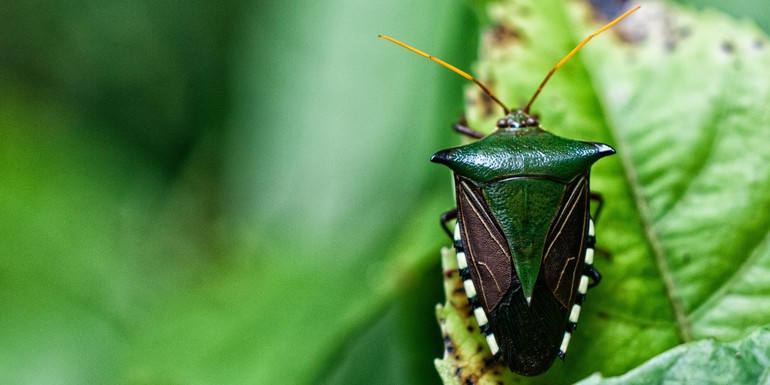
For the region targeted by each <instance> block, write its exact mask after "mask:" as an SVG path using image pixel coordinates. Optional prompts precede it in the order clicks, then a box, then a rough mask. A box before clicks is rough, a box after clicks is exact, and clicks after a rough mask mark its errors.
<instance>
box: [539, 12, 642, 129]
mask: <svg viewBox="0 0 770 385" xmlns="http://www.w3.org/2000/svg"><path fill="white" fill-rule="evenodd" d="M639 8H641V6H639V5H637V6H636V7H634V8H633V9H631V10H629V11H628V12H626V13H624V14H622V15H620V16H618V17H617V18H616V19H615V20H613V21H611V22H609V23H607V25H605V26H604V27H602V28H600V29H599V30H598V31H596V32H594V33H593V34H591V36H588V37H587V38H586V39H585V40H583V42H581V43H580V44H578V45H577V47H575V48H574V49H573V50H572V52H570V53H568V54H567V56H565V57H564V59H561V61H560V62H559V63H558V64H556V66H555V67H553V69H551V72H548V75H546V76H545V79H543V82H542V83H540V87H537V91H535V94H534V95H532V99H529V103H527V106H526V107H524V113H525V114H529V108H530V107H531V106H532V103H534V102H535V99H536V98H537V96H538V95H540V91H542V90H543V87H544V86H545V83H547V82H548V79H550V78H551V76H553V73H554V72H556V70H557V69H559V67H561V66H562V65H564V63H566V62H567V60H569V59H570V58H571V57H572V56H573V55H575V53H577V51H579V50H580V49H581V48H583V46H584V45H586V43H588V42H589V41H590V40H591V39H593V38H594V37H595V36H596V35H598V34H600V33H602V32H604V31H606V30H608V29H610V27H612V26H613V25H615V24H617V23H618V22H619V21H621V20H623V19H625V18H626V16H628V15H630V14H632V13H634V12H636V11H637V10H638V9H639Z"/></svg>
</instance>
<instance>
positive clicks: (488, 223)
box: [380, 7, 639, 376]
mask: <svg viewBox="0 0 770 385" xmlns="http://www.w3.org/2000/svg"><path fill="white" fill-rule="evenodd" d="M637 9H639V7H635V8H633V9H631V10H630V11H628V12H626V13H624V14H623V15H621V16H619V17H618V18H616V19H615V20H613V21H611V22H610V23H608V24H607V25H605V26H604V27H602V28H601V29H599V30H598V31H597V32H595V33H593V34H592V35H590V36H589V37H588V38H586V39H585V40H583V41H582V42H581V43H580V44H579V45H578V46H577V47H575V49H573V50H572V51H571V52H570V53H569V54H568V55H567V56H566V57H565V58H564V59H562V60H561V61H560V62H559V63H558V64H557V65H556V66H554V68H553V69H552V70H551V71H550V72H549V73H548V75H547V76H546V77H545V79H544V80H543V81H542V83H541V84H540V86H539V87H538V89H537V91H535V94H534V95H533V96H532V98H531V99H530V101H529V103H528V104H527V105H526V107H525V108H523V109H518V110H515V111H511V110H509V109H508V108H507V107H506V106H505V105H504V104H503V103H502V102H501V101H500V100H498V98H497V97H495V96H494V95H493V94H492V93H491V92H490V91H489V89H488V88H487V87H485V86H484V85H483V84H482V83H481V82H479V81H478V80H476V79H475V78H473V77H472V76H470V75H468V74H467V73H465V72H463V71H461V70H459V69H457V68H455V67H453V66H452V65H450V64H448V63H446V62H444V61H442V60H440V59H438V58H435V57H433V56H430V55H428V54H426V53H424V52H422V51H419V50H417V49H415V48H412V47H411V46H408V45H406V44H404V43H402V42H400V41H398V40H395V39H392V38H390V37H387V36H380V37H382V38H385V39H387V40H389V41H391V42H394V43H396V44H398V45H401V46H402V47H404V48H406V49H409V50H411V51H413V52H415V53H417V54H420V55H422V56H424V57H426V58H429V59H431V60H433V61H435V62H437V63H439V64H441V65H443V66H445V67H447V68H449V69H450V70H452V71H454V72H456V73H458V74H460V75H462V76H463V77H465V78H467V79H469V80H471V81H473V82H474V83H476V84H477V85H478V86H479V87H481V89H482V90H483V91H484V92H485V93H486V94H487V95H489V96H490V97H491V98H492V100H494V101H495V102H496V103H497V104H499V105H500V106H501V107H502V108H503V110H504V111H505V115H506V116H505V118H503V119H500V120H499V121H498V122H497V129H496V130H495V131H494V132H492V133H491V134H489V135H487V136H484V135H482V134H480V133H478V132H476V131H474V130H473V129H471V128H469V127H466V126H465V125H464V124H456V125H455V130H457V131H458V132H460V133H463V134H466V135H468V136H471V137H473V138H476V139H479V140H478V141H476V142H473V143H471V144H468V145H464V146H459V147H454V148H450V149H447V150H442V151H439V152H437V153H436V154H434V155H433V157H432V158H431V161H432V162H435V163H440V164H443V165H446V166H447V167H449V168H450V169H451V170H452V171H453V173H454V184H455V197H456V203H457V208H456V209H454V210H450V211H448V212H447V213H445V214H444V215H442V217H441V223H442V226H443V227H444V229H445V230H446V232H447V233H448V234H449V235H450V237H451V238H452V239H453V241H454V246H455V249H456V251H457V263H458V268H459V272H460V275H461V277H462V279H463V286H464V288H465V292H466V295H467V296H468V299H469V301H470V304H471V305H472V307H473V309H474V310H473V313H474V315H475V318H476V320H477V322H478V325H479V328H480V330H481V332H482V333H483V334H484V335H485V339H486V341H487V344H488V346H489V349H490V352H491V354H492V355H494V357H495V358H501V359H503V360H504V361H505V362H506V363H507V364H508V367H509V368H510V369H511V370H512V371H513V372H515V373H519V374H522V375H528V376H533V375H538V374H541V373H543V372H545V371H546V370H548V368H550V367H551V365H552V364H553V362H554V360H555V359H556V357H559V358H561V359H562V360H563V359H564V356H565V354H566V351H567V347H568V345H569V341H570V338H571V335H572V334H571V333H572V331H573V330H574V329H575V328H576V325H577V321H578V317H579V315H580V310H581V305H582V303H583V301H584V300H585V295H586V291H587V289H588V287H589V281H590V280H593V285H595V284H597V283H598V282H599V280H600V278H601V276H600V274H599V273H598V272H597V271H596V269H595V268H594V267H593V256H594V244H595V234H594V222H593V220H592V218H591V215H590V212H589V211H590V210H589V200H591V199H595V198H597V197H598V196H596V195H593V194H591V193H590V192H589V176H590V171H591V166H592V165H593V164H594V162H596V161H598V160H599V159H601V158H602V157H605V156H608V155H612V154H614V153H615V150H614V149H612V147H610V146H608V145H606V144H603V143H593V142H581V141H576V140H571V139H566V138H562V137H559V136H556V135H553V134H551V133H549V132H547V131H545V130H544V129H543V128H542V127H541V126H540V124H539V122H538V120H537V119H536V118H534V117H532V116H530V115H529V109H530V107H531V105H532V103H533V102H534V100H535V99H536V98H537V96H538V95H539V93H540V91H541V90H542V89H543V86H544V85H545V84H546V83H547V81H548V80H549V79H550V77H551V76H552V75H553V74H554V72H555V71H556V70H557V69H558V68H559V67H560V66H562V65H563V64H564V63H565V62H566V61H567V60H569V58H570V57H572V56H573V55H574V54H575V53H576V52H577V51H578V50H579V49H580V48H582V47H583V46H584V45H585V44H586V43H588V41H589V40H591V39H592V38H593V37H594V36H596V35H598V34H600V33H602V32H604V31H605V30H607V29H608V28H610V27H611V26H613V25H614V24H615V23H617V22H619V21H620V20H622V19H623V18H625V17H626V16H628V15H629V14H631V13H632V12H634V11H636V10H637ZM599 203H600V204H601V201H599ZM600 204H599V206H598V207H597V210H596V214H595V216H598V213H599V210H600V208H601V205H600ZM452 219H456V223H455V226H454V231H450V229H449V227H447V222H449V221H450V220H452Z"/></svg>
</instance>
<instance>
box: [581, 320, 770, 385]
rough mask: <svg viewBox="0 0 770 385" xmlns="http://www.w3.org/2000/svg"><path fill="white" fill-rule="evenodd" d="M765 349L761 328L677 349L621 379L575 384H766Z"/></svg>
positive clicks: (769, 365) (768, 363)
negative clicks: (725, 340) (734, 338)
mask: <svg viewBox="0 0 770 385" xmlns="http://www.w3.org/2000/svg"><path fill="white" fill-rule="evenodd" d="M768 346H770V328H768V327H763V328H761V329H759V330H757V331H755V332H754V333H752V334H750V335H748V336H747V337H746V338H743V339H741V340H739V341H737V342H733V343H721V342H716V341H713V340H702V341H698V342H693V343H690V344H687V345H682V346H678V347H676V348H674V349H671V350H669V351H667V352H665V353H663V354H661V355H658V356H657V357H655V358H653V359H652V360H650V361H648V362H647V363H645V364H644V365H642V366H640V367H638V368H636V369H634V370H632V371H630V372H628V373H627V374H625V375H623V376H620V377H614V378H602V376H601V375H599V374H598V373H597V374H595V375H593V376H591V377H589V378H587V379H585V380H584V381H581V382H579V384H580V385H612V384H631V385H633V384H640V385H642V384H653V383H656V384H661V383H676V384H766V383H767V382H768V380H770V376H768V373H770V350H768V349H767V347H768Z"/></svg>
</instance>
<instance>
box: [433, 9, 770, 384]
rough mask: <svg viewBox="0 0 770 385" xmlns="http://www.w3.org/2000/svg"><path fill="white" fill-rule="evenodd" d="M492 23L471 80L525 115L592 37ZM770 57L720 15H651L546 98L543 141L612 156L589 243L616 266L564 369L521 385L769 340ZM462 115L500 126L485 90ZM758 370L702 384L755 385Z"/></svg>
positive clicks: (748, 30)
mask: <svg viewBox="0 0 770 385" xmlns="http://www.w3.org/2000/svg"><path fill="white" fill-rule="evenodd" d="M536 10H537V11H536ZM488 11H489V19H490V23H491V24H492V31H494V32H493V33H490V34H488V35H487V36H486V37H485V39H484V41H485V45H484V46H483V47H482V52H483V56H482V58H481V60H480V61H479V62H478V63H477V68H478V72H479V73H480V74H481V76H480V77H481V78H482V79H489V82H490V83H492V84H494V87H495V89H496V90H497V94H498V96H499V97H501V98H502V99H503V100H526V99H527V97H528V96H529V95H528V94H527V93H528V92H531V90H534V89H535V88H536V87H537V84H538V81H539V79H541V78H542V74H543V72H545V71H544V70H543V69H544V68H545V69H547V68H549V67H550V66H551V65H552V64H553V63H555V62H557V61H558V60H559V59H560V57H561V56H563V54H564V53H565V52H568V51H569V49H570V48H571V47H572V46H574V45H576V44H577V42H579V41H580V40H581V39H582V38H583V37H584V36H587V35H588V34H590V33H591V32H592V31H593V30H595V29H597V28H598V26H599V25H600V24H599V21H594V20H592V19H594V18H595V17H596V15H597V13H596V12H591V11H588V10H587V9H586V8H585V7H583V6H577V5H574V4H573V5H571V6H564V4H562V3H561V2H557V1H554V2H552V3H548V4H545V3H543V2H542V1H538V2H536V3H535V2H532V3H530V2H526V1H511V2H503V3H494V4H490V5H489V8H488ZM522 14H526V15H529V17H527V18H521V17H520V15H522ZM544 36H547V37H548V40H545V39H544V38H543V37H544ZM768 43H770V40H769V39H768V38H767V37H766V36H765V35H764V34H763V33H762V32H761V31H759V30H757V29H756V28H754V27H752V26H751V25H748V24H745V23H744V24H738V23H735V22H733V21H731V20H729V19H728V18H726V17H724V16H722V15H719V14H716V13H714V12H709V11H706V12H695V11H692V10H690V9H683V8H678V7H673V6H665V5H662V4H659V3H645V4H643V8H642V9H641V10H640V11H639V12H637V13H636V14H634V15H633V16H631V17H630V18H629V19H627V20H626V21H624V22H622V23H621V24H620V25H618V26H617V27H615V29H614V30H612V31H611V32H608V33H607V35H606V36H604V35H603V36H601V37H599V38H597V39H595V40H594V41H592V42H591V44H590V45H589V46H587V47H586V48H585V49H584V50H583V51H582V52H581V53H580V54H579V55H578V56H577V57H576V58H575V59H573V61H571V62H570V63H569V64H567V65H566V66H565V68H563V70H560V72H559V73H558V74H557V76H556V77H554V80H553V81H552V82H551V83H550V84H549V85H548V87H547V88H546V89H545V90H544V91H543V93H542V94H541V97H540V99H538V101H537V102H536V103H535V111H534V112H535V113H538V112H539V113H540V122H541V124H543V126H544V127H545V128H546V129H549V130H551V131H553V132H554V133H557V134H559V135H564V136H567V137H570V138H577V139H582V140H591V141H600V142H604V143H608V144H610V145H612V146H613V147H615V148H616V149H617V150H618V156H616V157H612V158H608V160H605V161H603V162H600V163H598V164H597V166H596V167H595V168H594V173H593V176H592V183H593V186H592V188H593V190H596V191H600V192H601V193H603V195H604V198H605V201H606V206H605V210H604V211H603V213H602V217H601V219H600V220H599V222H598V224H597V236H598V239H599V244H600V245H601V246H602V247H605V248H607V250H608V251H610V253H611V258H609V259H601V258H599V259H598V260H597V262H596V266H597V268H598V269H599V270H600V271H602V273H603V274H604V277H605V278H604V280H603V281H602V284H601V285H600V286H598V287H597V288H596V289H593V290H591V291H590V292H589V295H588V297H589V298H588V301H587V302H586V304H585V306H584V307H583V312H582V313H581V322H580V327H579V329H578V331H577V332H576V333H575V335H574V338H573V339H572V343H571V345H570V352H569V354H568V358H567V361H566V362H565V363H564V364H560V363H557V364H556V365H555V367H554V368H553V369H552V370H551V371H549V373H547V374H546V375H545V376H542V377H538V378H534V379H531V380H529V381H526V382H527V383H554V382H573V381H576V380H578V379H580V378H583V377H585V376H587V375H589V374H590V373H591V372H594V371H599V372H601V373H602V374H604V375H605V376H607V375H609V376H612V375H619V374H622V373H625V372H626V371H628V370H631V369H633V368H634V367H636V366H638V365H640V364H642V363H643V362H644V361H646V360H648V359H651V358H652V357H654V356H656V355H658V354H660V353H662V352H664V351H666V350H667V349H670V348H673V347H676V346H678V345H680V344H682V343H688V342H691V341H697V340H702V339H707V338H713V339H716V340H717V341H732V340H735V339H738V338H743V337H745V336H746V335H747V334H749V333H750V332H752V331H754V330H756V329H757V328H758V327H762V326H765V325H768V321H769V320H770V308H768V307H767V305H766V304H767V303H768V296H770V286H768V285H767V284H766V279H764V278H761V277H765V276H766V272H767V270H768V269H769V268H770V243H768V241H767V240H768V232H767V229H768V228H769V227H770V226H769V225H770V223H769V221H770V218H769V217H767V215H764V209H763V208H764V207H768V205H769V204H770V196H768V195H767V194H766V191H767V190H768V189H769V188H770V171H768V168H767V164H769V163H768V161H770V147H768V145H767V142H766V141H767V138H768V137H770V136H769V135H770V115H768V114H767V113H766V112H765V111H764V108H761V107H760V106H763V105H766V104H767V103H768V102H770V91H768V87H767V79H766V70H765V68H766V67H767V65H768V63H770V51H768V49H767V47H768ZM533 52H536V53H538V54H531V53H533ZM468 104H469V111H468V115H469V117H471V122H472V126H476V127H479V126H480V127H492V125H493V122H494V120H495V119H497V111H496V110H494V109H492V108H490V107H489V105H488V103H487V102H485V98H484V97H483V96H482V93H481V92H480V91H477V90H475V89H470V96H469V102H468ZM490 112H491V113H490ZM447 307H448V305H447ZM459 313H460V314H465V313H463V312H462V311H460V312H459ZM444 317H446V315H445V316H444ZM456 331H457V333H464V326H462V327H461V328H459V329H457V330H456ZM453 333H454V331H453V330H450V331H449V335H450V336H453V335H454V334H453ZM461 339H462V338H461ZM765 340H766V338H765V339H762V338H758V339H757V342H756V343H758V344H760V346H762V344H763V343H765V342H764V341H765ZM684 346H685V347H682V348H678V349H679V350H680V351H687V350H688V349H701V348H703V346H705V345H704V344H693V345H684ZM768 348H769V347H768V346H762V347H761V348H760V349H765V350H767V349H768ZM469 351H472V349H470V350H469ZM672 354H673V353H672ZM693 354H695V353H693ZM720 357H721V356H719V355H713V356H712V357H711V359H713V360H719V359H720ZM655 362H657V364H652V365H665V363H663V362H662V360H661V361H655ZM702 365H703V366H707V363H703V364H702ZM761 365H762V359H761V357H760V358H757V359H756V360H746V361H744V362H743V365H741V366H740V367H730V366H724V367H717V366H714V367H713V368H712V369H709V370H714V371H715V372H714V373H715V376H714V378H723V377H719V376H717V375H716V374H717V373H718V371H719V370H731V369H735V370H736V372H735V373H731V374H725V376H726V377H730V376H733V375H734V376H735V378H742V376H744V375H746V376H749V377H750V378H752V380H753V381H756V380H757V377H756V376H754V377H751V373H763V371H764V370H765V368H763V367H761ZM494 370H496V367H492V368H490V369H487V372H489V371H494ZM680 370H684V369H680ZM695 370H703V369H695ZM440 372H442V373H446V372H452V371H451V370H441V371H440ZM487 372H485V371H484V370H480V371H479V370H476V371H468V370H466V371H465V372H464V375H466V376H472V375H481V374H483V373H487ZM747 373H748V374H747ZM648 375H649V374H648ZM698 375H700V376H703V375H705V374H704V373H699V374H698ZM706 376H707V375H706ZM647 378H648V379H649V378H650V377H647ZM653 382H658V381H657V380H655V381H653ZM716 383H719V381H717V382H716Z"/></svg>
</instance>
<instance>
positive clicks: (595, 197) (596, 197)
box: [588, 191, 604, 222]
mask: <svg viewBox="0 0 770 385" xmlns="http://www.w3.org/2000/svg"><path fill="white" fill-rule="evenodd" d="M588 199H590V200H592V201H594V202H596V212H595V213H594V215H593V218H594V221H597V222H598V221H599V214H601V212H602V207H604V198H602V194H599V193H595V192H593V191H591V192H589V193H588Z"/></svg>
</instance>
